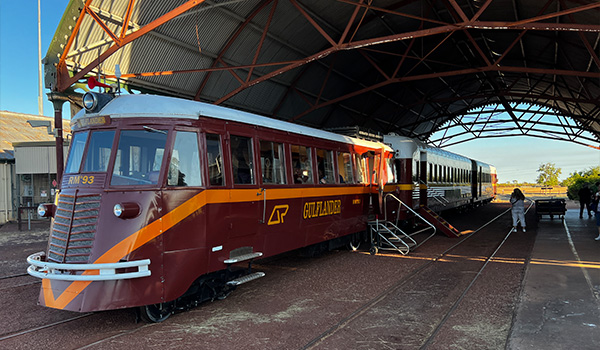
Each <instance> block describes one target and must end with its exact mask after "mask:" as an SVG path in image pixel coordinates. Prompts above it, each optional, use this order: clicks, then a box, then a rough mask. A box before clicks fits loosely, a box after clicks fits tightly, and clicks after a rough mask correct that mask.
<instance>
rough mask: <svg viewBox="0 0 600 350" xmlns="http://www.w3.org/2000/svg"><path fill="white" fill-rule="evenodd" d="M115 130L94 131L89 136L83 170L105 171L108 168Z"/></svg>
mask: <svg viewBox="0 0 600 350" xmlns="http://www.w3.org/2000/svg"><path fill="white" fill-rule="evenodd" d="M114 138H115V131H114V130H111V131H95V132H93V133H92V136H91V137H90V145H89V146H88V149H87V152H86V156H85V165H84V167H83V171H84V172H105V171H106V169H108V161H109V159H110V153H111V150H112V144H113V139H114Z"/></svg>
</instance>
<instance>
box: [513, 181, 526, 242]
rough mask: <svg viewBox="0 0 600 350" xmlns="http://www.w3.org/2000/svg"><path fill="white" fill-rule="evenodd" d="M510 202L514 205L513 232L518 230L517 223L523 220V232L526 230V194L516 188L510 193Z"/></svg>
mask: <svg viewBox="0 0 600 350" xmlns="http://www.w3.org/2000/svg"><path fill="white" fill-rule="evenodd" d="M510 204H511V205H512V210H511V213H512V220H513V229H512V230H513V232H516V231H517V224H518V223H519V221H520V222H521V227H522V228H523V232H526V231H527V229H526V224H525V195H524V194H523V192H521V190H520V189H518V188H515V189H514V191H513V193H512V194H511V195H510Z"/></svg>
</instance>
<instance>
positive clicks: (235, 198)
mask: <svg viewBox="0 0 600 350" xmlns="http://www.w3.org/2000/svg"><path fill="white" fill-rule="evenodd" d="M229 146H230V157H231V158H230V160H231V164H230V168H231V173H232V175H233V190H232V192H231V205H230V211H229V216H228V218H227V219H226V221H229V222H228V226H229V233H228V240H229V242H228V243H229V244H230V247H231V249H236V248H239V247H244V246H251V247H254V248H257V247H262V242H258V241H257V239H258V237H257V235H256V233H257V231H258V226H259V224H260V220H262V217H263V196H264V193H263V192H262V191H260V190H259V189H258V187H257V186H258V185H257V184H258V180H257V178H256V161H255V154H256V152H255V147H254V142H253V140H252V137H250V136H238V135H234V134H231V135H230V138H229Z"/></svg>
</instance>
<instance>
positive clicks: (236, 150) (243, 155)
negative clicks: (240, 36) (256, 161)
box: [231, 135, 254, 184]
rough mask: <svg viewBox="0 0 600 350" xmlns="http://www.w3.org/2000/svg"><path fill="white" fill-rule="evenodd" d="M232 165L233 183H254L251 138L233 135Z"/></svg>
mask: <svg viewBox="0 0 600 350" xmlns="http://www.w3.org/2000/svg"><path fill="white" fill-rule="evenodd" d="M231 163H232V169H233V183H236V184H253V183H254V173H253V171H252V169H253V164H252V139H251V138H249V137H243V136H234V135H231Z"/></svg>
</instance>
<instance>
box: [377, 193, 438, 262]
mask: <svg viewBox="0 0 600 350" xmlns="http://www.w3.org/2000/svg"><path fill="white" fill-rule="evenodd" d="M388 199H392V200H395V201H396V202H398V210H397V211H396V213H397V214H396V220H395V223H394V222H392V221H390V220H388V219H387V200H388ZM383 207H384V209H383V212H384V215H385V217H384V220H379V219H376V220H375V221H371V222H369V234H370V240H371V249H370V253H371V254H372V255H375V254H377V253H378V251H379V250H392V251H397V252H399V253H400V254H402V255H406V254H408V253H409V252H410V250H411V249H416V248H417V247H419V246H420V245H422V244H423V243H425V242H426V241H427V240H429V239H430V238H431V237H433V236H434V235H435V233H436V231H437V229H436V226H435V225H434V224H432V223H430V222H429V221H428V220H426V219H425V218H424V217H423V216H422V215H420V214H419V213H417V212H416V211H414V210H413V209H412V208H411V207H410V206H408V205H406V203H404V202H402V201H401V200H400V199H399V198H398V197H396V196H395V195H393V194H392V193H388V194H387V195H386V196H385V197H384V200H383ZM403 207H404V208H406V210H407V211H409V212H411V213H412V214H413V215H414V217H415V218H418V219H420V220H421V221H422V222H423V223H424V224H425V226H426V227H424V228H423V229H420V230H417V231H415V232H411V233H406V232H404V231H403V230H402V229H401V228H400V227H398V221H399V219H400V210H401V209H402V208H403ZM428 230H432V232H431V234H430V235H429V236H427V237H426V238H425V239H424V240H422V241H421V242H420V243H417V241H416V240H415V239H414V238H413V237H414V236H415V235H417V234H419V233H423V232H425V231H428Z"/></svg>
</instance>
